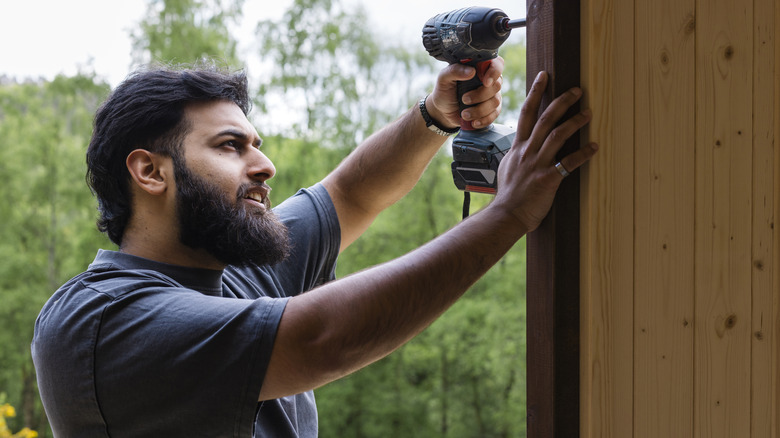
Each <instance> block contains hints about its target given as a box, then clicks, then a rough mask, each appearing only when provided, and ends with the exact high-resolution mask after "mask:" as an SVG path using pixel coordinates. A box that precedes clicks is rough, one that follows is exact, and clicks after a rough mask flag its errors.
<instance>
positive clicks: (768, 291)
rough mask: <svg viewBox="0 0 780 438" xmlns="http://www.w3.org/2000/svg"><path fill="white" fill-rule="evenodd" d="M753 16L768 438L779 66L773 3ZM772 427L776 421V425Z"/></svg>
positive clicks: (760, 337)
mask: <svg viewBox="0 0 780 438" xmlns="http://www.w3.org/2000/svg"><path fill="white" fill-rule="evenodd" d="M754 5H755V10H754V13H753V19H754V26H753V32H754V36H753V53H754V56H753V63H754V68H753V97H754V102H753V222H752V227H753V241H752V262H753V278H752V287H753V303H752V334H753V336H752V339H751V341H752V349H751V350H752V352H751V353H752V356H751V361H752V368H751V397H752V399H751V405H750V406H751V437H753V438H770V437H773V436H776V435H774V434H773V415H775V413H776V412H777V399H776V396H777V390H776V385H774V384H772V382H773V381H776V380H775V379H776V373H777V371H776V370H777V360H776V356H775V355H776V353H777V348H776V345H777V342H778V341H777V340H778V338H777V334H776V330H777V329H776V313H775V312H776V309H777V300H778V298H777V293H775V292H773V291H778V290H780V288H776V286H775V285H774V284H773V282H774V278H773V275H774V276H775V277H776V276H777V275H778V271H777V270H776V269H773V267H775V266H776V264H775V260H774V257H775V254H774V251H775V247H774V245H775V236H774V231H773V221H774V218H773V214H774V212H775V208H776V199H777V191H778V186H777V185H776V184H775V181H776V178H777V176H778V175H777V174H778V168H777V167H776V162H775V153H776V152H775V146H774V145H775V143H776V142H777V141H778V138H777V137H776V129H777V127H776V120H777V118H778V111H779V110H778V108H780V106H778V101H777V96H778V88H779V86H778V81H777V78H778V72H777V68H778V66H777V65H776V64H775V63H776V59H775V53H776V44H777V33H776V28H777V25H778V23H776V22H775V21H774V20H775V14H776V11H775V9H776V8H777V5H776V4H775V0H756V1H755V3H754ZM775 424H776V423H775Z"/></svg>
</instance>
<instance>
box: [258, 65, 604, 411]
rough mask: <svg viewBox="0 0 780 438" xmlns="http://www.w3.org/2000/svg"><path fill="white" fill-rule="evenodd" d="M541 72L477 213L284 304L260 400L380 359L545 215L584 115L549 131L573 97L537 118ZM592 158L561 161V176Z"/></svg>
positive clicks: (587, 152) (589, 149)
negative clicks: (561, 154)
mask: <svg viewBox="0 0 780 438" xmlns="http://www.w3.org/2000/svg"><path fill="white" fill-rule="evenodd" d="M546 83H547V76H546V75H540V76H539V77H538V78H537V80H536V81H535V83H534V85H533V86H532V89H531V92H530V94H529V96H528V99H527V101H526V104H525V105H524V107H523V111H522V112H521V116H520V123H519V126H518V133H517V136H516V139H515V143H514V145H513V146H512V149H511V150H510V152H509V153H508V154H507V155H506V157H504V159H503V160H502V162H501V166H500V168H499V180H498V181H499V185H498V188H499V190H498V194H497V196H496V198H495V199H494V201H493V202H492V203H491V204H490V205H489V206H488V207H486V208H485V209H484V210H482V211H480V212H478V213H476V214H474V215H472V216H471V217H470V218H468V219H467V220H465V221H463V222H461V223H460V224H458V225H456V226H455V227H453V228H452V229H451V230H449V231H448V232H446V233H445V234H443V235H441V236H439V237H438V238H436V239H434V240H433V241H431V242H430V243H428V244H427V245H424V246H422V247H421V248H419V249H417V250H415V251H413V252H411V253H409V254H407V255H405V256H403V257H400V258H398V259H395V260H393V261H390V262H388V263H385V264H383V265H380V266H377V267H374V268H371V269H368V270H365V271H362V272H360V273H357V274H355V275H352V276H349V277H346V278H344V279H340V280H336V281H333V282H331V283H328V284H326V285H323V286H321V287H319V288H317V289H315V290H312V291H311V292H308V293H305V294H302V295H299V296H296V297H294V298H292V299H290V301H289V302H288V304H287V307H286V309H285V311H284V314H283V316H282V320H281V322H280V325H279V329H278V333H277V337H276V341H275V344H274V348H273V351H272V354H271V361H270V364H269V367H268V372H267V374H266V377H265V381H264V383H263V387H262V389H261V393H260V399H261V400H265V399H271V398H277V397H281V396H285V395H290V394H296V393H300V392H303V391H307V390H310V389H314V388H317V387H319V386H322V385H324V384H326V383H328V382H331V381H333V380H336V379H338V378H340V377H343V376H345V375H347V374H350V373H351V372H353V371H355V370H357V369H360V368H362V367H364V366H366V365H368V364H370V363H372V362H374V361H376V360H379V359H381V358H383V357H385V356H386V355H388V354H389V353H390V352H392V351H393V350H395V349H397V348H398V347H400V346H401V345H403V344H404V343H405V342H407V341H408V340H409V339H411V338H413V337H414V336H415V335H417V334H418V333H419V332H420V331H422V330H423V329H425V328H426V327H427V326H428V325H429V324H431V323H432V322H433V321H434V320H435V319H436V318H437V317H438V316H439V315H441V314H442V313H443V312H444V311H445V310H446V309H448V308H449V307H450V306H451V305H452V304H453V303H454V302H455V301H456V300H457V299H458V298H459V297H460V296H461V295H462V294H463V293H464V292H465V291H466V290H467V289H468V288H469V287H470V286H471V285H472V284H473V283H474V282H475V281H476V280H477V279H478V278H479V277H481V276H482V275H483V274H484V273H485V272H486V271H487V270H488V269H489V268H490V267H491V266H493V264H495V263H496V262H497V261H498V260H499V259H500V258H501V257H502V256H503V255H504V254H505V253H506V252H507V251H508V250H509V249H510V248H511V247H512V245H513V244H514V243H515V242H516V241H517V240H518V239H520V238H521V237H522V236H523V235H524V234H525V233H527V232H528V231H531V230H532V229H534V228H536V227H537V226H538V225H539V222H540V221H541V219H542V218H543V217H544V216H545V215H546V214H547V211H548V210H549V208H550V206H551V204H552V200H553V198H554V196H555V192H556V190H557V188H558V186H559V184H560V182H561V180H562V179H563V177H562V176H561V174H560V173H559V172H558V171H557V170H556V169H555V168H554V167H553V165H554V160H555V154H556V152H557V151H558V150H559V149H560V148H561V146H562V145H563V142H564V141H565V140H566V139H567V138H569V137H570V136H571V135H573V134H574V133H575V132H577V130H579V129H580V128H581V127H582V126H584V125H585V124H587V123H588V122H589V121H590V113H589V112H588V111H584V112H582V113H580V114H578V115H575V116H574V117H572V118H571V119H569V120H567V121H565V122H564V123H562V124H561V125H560V126H558V127H557V128H555V129H553V127H554V126H555V124H556V122H557V121H558V120H559V119H560V118H561V117H562V116H563V114H564V112H565V111H566V109H568V108H569V107H570V106H571V105H573V104H574V103H575V102H576V101H577V100H578V99H579V97H580V94H581V93H580V92H579V90H577V89H574V90H571V91H569V92H567V93H564V94H563V95H562V96H560V97H559V98H558V99H556V100H555V101H553V103H552V104H551V105H550V106H549V107H548V109H547V110H546V111H545V113H544V114H543V115H542V116H541V117H540V118H539V120H538V122H537V119H536V114H537V110H538V108H539V105H540V101H541V96H542V92H543V90H544V88H545V87H546ZM595 152H596V145H595V144H589V145H587V146H585V147H583V148H582V149H580V150H578V151H576V152H573V153H572V154H570V155H568V156H566V157H565V158H564V159H563V160H562V162H563V165H564V166H565V168H566V169H567V170H569V171H573V170H574V169H576V168H578V167H579V166H581V165H582V164H583V163H585V162H586V161H587V160H589V159H590V158H591V157H592V156H593V154H595Z"/></svg>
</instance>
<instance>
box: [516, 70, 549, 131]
mask: <svg viewBox="0 0 780 438" xmlns="http://www.w3.org/2000/svg"><path fill="white" fill-rule="evenodd" d="M545 88H547V72H543V71H541V72H539V74H538V75H536V79H534V83H533V84H532V85H531V90H530V91H529V92H528V96H526V98H525V103H523V107H522V108H521V109H520V119H519V121H518V122H517V134H518V137H519V138H518V140H521V141H523V140H527V139H528V137H530V136H531V133H532V132H533V130H534V126H535V125H536V116H537V114H539V105H541V104H542V96H543V95H544V90H545Z"/></svg>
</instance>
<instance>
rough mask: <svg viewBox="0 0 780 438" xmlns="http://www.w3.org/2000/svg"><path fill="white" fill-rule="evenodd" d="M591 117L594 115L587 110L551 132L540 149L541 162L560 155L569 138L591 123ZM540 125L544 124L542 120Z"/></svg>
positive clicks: (543, 140) (535, 132) (535, 133)
mask: <svg viewBox="0 0 780 438" xmlns="http://www.w3.org/2000/svg"><path fill="white" fill-rule="evenodd" d="M591 116H592V114H591V111H590V109H586V110H584V111H581V112H580V113H578V114H575V115H574V116H572V117H571V118H570V119H568V120H566V121H565V122H563V123H561V124H560V125H559V126H558V127H556V128H555V129H553V130H552V131H550V133H549V134H547V136H546V137H545V138H544V139H542V140H541V141H542V142H543V143H542V145H541V147H540V148H539V159H540V160H541V162H547V161H551V160H552V159H553V158H554V157H555V155H557V154H558V151H559V150H560V149H561V147H563V144H564V143H565V142H566V140H568V139H569V137H571V136H572V135H574V134H575V133H576V132H577V131H579V130H580V129H581V128H582V127H584V126H585V125H587V124H588V123H589V122H590V119H591ZM556 121H557V120H556ZM539 123H540V124H541V123H542V121H541V119H540V121H539ZM536 135H537V131H536V130H534V133H533V134H532V136H536ZM533 140H534V139H533V138H532V139H531V143H533ZM567 169H568V168H567Z"/></svg>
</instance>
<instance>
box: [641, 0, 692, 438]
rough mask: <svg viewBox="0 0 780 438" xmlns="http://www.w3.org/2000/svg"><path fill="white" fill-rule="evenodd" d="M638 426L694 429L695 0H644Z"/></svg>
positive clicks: (657, 432) (656, 431)
mask: <svg viewBox="0 0 780 438" xmlns="http://www.w3.org/2000/svg"><path fill="white" fill-rule="evenodd" d="M635 5H636V44H635V45H636V107H635V111H636V113H635V114H636V125H635V133H636V134H635V139H636V141H635V145H634V148H635V157H636V159H635V172H636V182H635V184H636V185H635V203H634V210H635V221H634V223H635V230H636V231H635V247H634V266H635V272H636V274H635V285H634V286H635V301H634V308H635V327H634V342H635V344H634V372H635V375H634V391H635V392H634V403H635V404H634V436H635V437H647V438H655V437H689V436H691V435H692V433H693V396H694V395H693V385H692V382H693V372H694V368H693V367H694V361H693V359H694V357H693V339H694V338H693V325H694V319H693V311H694V278H693V272H694V265H693V263H694V262H693V260H694V259H693V255H694V240H693V238H694V187H695V186H694V148H693V144H694V140H695V137H694V132H695V131H694V126H695V118H694V114H695V111H696V100H695V97H696V96H695V64H694V59H695V52H694V49H695V32H696V25H697V20H696V19H695V16H694V10H695V9H694V8H695V4H694V1H693V0H683V1H680V0H657V1H648V2H644V1H637V2H636V3H635Z"/></svg>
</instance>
